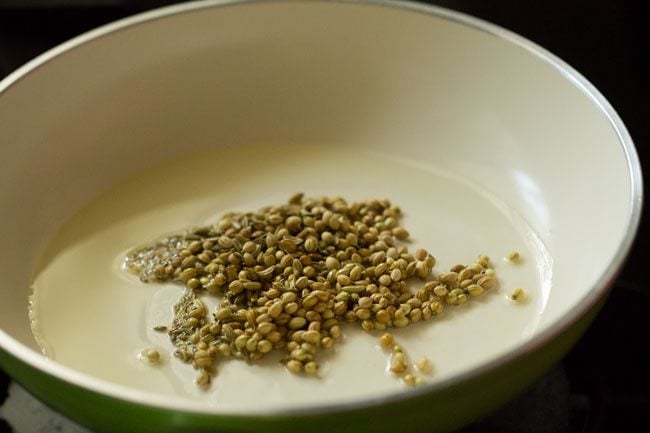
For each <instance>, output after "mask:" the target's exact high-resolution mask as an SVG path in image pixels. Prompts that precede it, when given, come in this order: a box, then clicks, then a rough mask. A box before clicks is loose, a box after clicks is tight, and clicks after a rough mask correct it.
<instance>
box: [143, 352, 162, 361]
mask: <svg viewBox="0 0 650 433" xmlns="http://www.w3.org/2000/svg"><path fill="white" fill-rule="evenodd" d="M142 357H143V358H144V359H145V360H146V361H147V362H149V363H151V364H156V363H158V362H159V361H160V353H159V352H158V351H157V350H156V349H145V350H143V351H142Z"/></svg>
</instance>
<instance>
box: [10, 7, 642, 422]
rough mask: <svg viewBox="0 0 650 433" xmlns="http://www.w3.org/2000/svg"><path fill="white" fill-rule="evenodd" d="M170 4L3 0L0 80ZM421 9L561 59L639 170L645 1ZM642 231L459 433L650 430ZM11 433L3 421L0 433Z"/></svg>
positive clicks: (586, 246) (640, 230)
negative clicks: (593, 310)
mask: <svg viewBox="0 0 650 433" xmlns="http://www.w3.org/2000/svg"><path fill="white" fill-rule="evenodd" d="M170 3H177V2H174V1H164V0H163V1H156V0H135V1H126V0H68V1H65V0H0V78H2V77H4V76H5V75H7V74H8V73H9V72H11V71H12V70H14V69H16V68H17V67H18V66H20V65H21V64H23V63H24V62H26V61H28V60H30V59H31V58H33V57H34V56H36V55H38V54H40V53H42V52H43V51H45V50H47V49H49V48H51V47H53V46H55V45H57V44H58V43H60V42H63V41H65V40H67V39H69V38H71V37H73V36H76V35H78V34H79V33H81V32H84V31H86V30H89V29H92V28H94V27H96V26H98V25H101V24H104V23H107V22H109V21H113V20H115V19H118V18H121V17H124V16H127V15H131V14H133V13H137V12H140V11H143V10H147V9H150V8H153V7H157V6H161V5H165V4H170ZM428 3H432V4H437V5H440V6H446V7H449V8H451V9H456V10H459V11H462V12H466V13H469V14H471V15H475V16H477V17H480V18H483V19H485V20H488V21H491V22H493V23H495V24H498V25H501V26H503V27H505V28H508V29H510V30H513V31H515V32H517V33H519V34H521V35H522V36H524V37H526V38H528V39H530V40H532V41H534V42H536V43H537V44H539V45H541V46H543V47H545V48H546V49H548V50H550V51H551V52H553V53H554V54H556V55H558V56H559V57H560V58H562V59H563V60H565V61H566V62H568V63H569V64H570V65H572V66H573V67H574V68H576V69H577V70H578V71H579V72H581V73H582V74H583V75H584V76H585V77H586V78H587V79H588V80H589V81H591V82H592V83H593V84H594V85H595V86H596V87H597V88H598V89H599V90H600V91H601V92H602V93H603V94H604V96H605V97H606V98H607V99H608V100H609V101H610V103H611V104H612V105H613V107H614V109H615V110H617V112H618V113H619V115H620V116H621V118H622V119H623V121H624V122H625V124H626V126H627V127H628V129H629V132H630V134H631V136H632V138H633V140H634V142H635V144H636V148H637V151H638V153H639V157H640V159H641V164H642V166H645V165H646V164H645V162H646V160H647V159H648V157H649V152H650V148H649V146H650V121H649V120H648V118H647V117H648V115H649V114H650V111H649V110H648V108H647V107H648V103H649V102H650V85H649V84H650V83H649V80H648V77H649V76H650V70H649V68H648V66H647V64H648V63H649V62H648V61H647V57H648V55H649V54H650V49H649V46H648V44H649V42H648V41H650V31H649V30H648V29H649V25H650V24H649V21H650V13H649V7H648V2H645V1H642V0H637V1H604V0H594V1H557V0H547V1H516V0H509V1H506V0H484V1H481V0H456V1H454V0H441V1H429V2H428ZM644 58H645V59H644ZM0 146H2V137H0ZM585 163H587V162H585ZM604 205H606V204H605V203H604ZM644 208H645V206H644ZM644 215H645V216H647V212H645V213H644ZM649 230H650V225H649V224H648V221H647V218H645V217H644V218H642V222H641V226H640V229H639V235H638V238H637V241H636V243H635V245H634V247H633V249H632V253H631V255H630V258H629V260H628V262H627V265H626V266H625V268H624V269H623V271H622V273H621V274H620V277H619V278H618V279H617V280H616V282H615V284H614V287H613V290H612V293H611V295H610V298H609V300H608V302H607V304H606V305H605V307H604V309H603V311H602V312H601V314H600V315H599V316H598V318H597V319H596V320H595V322H594V324H593V325H592V327H591V328H590V329H589V331H588V332H587V334H586V335H585V336H584V338H582V340H581V341H580V342H579V343H578V344H577V346H576V347H575V348H574V349H573V350H572V351H571V352H570V353H569V354H568V355H567V357H566V358H565V359H564V360H563V361H562V362H561V363H560V364H559V365H558V366H556V367H555V368H554V369H553V370H552V371H551V372H550V373H549V374H547V375H546V376H545V377H544V378H543V379H541V380H540V381H539V382H538V383H537V384H535V385H533V386H532V387H531V388H530V389H529V390H528V391H527V392H526V393H525V394H524V395H522V396H521V397H519V398H518V399H516V400H515V401H513V402H512V403H510V404H509V405H507V406H506V407H504V408H503V409H501V410H500V411H498V412H497V413H495V414H492V415H490V416H489V417H487V418H485V419H483V420H481V421H479V422H478V423H475V424H474V425H472V426H470V427H468V428H466V429H464V430H463V432H464V433H476V432H506V433H509V432H523V433H525V432H540V433H541V432H558V433H574V432H584V433H614V432H617V433H618V432H624V433H630V432H632V433H634V432H642V431H643V432H645V431H646V429H647V426H648V425H650V415H649V414H650V379H649V378H650V374H648V369H650V350H649V349H650V348H649V346H650V344H649V342H650V338H648V331H650V319H649V317H650V278H649V275H650V273H648V272H647V271H646V262H647V258H646V255H645V251H646V247H647V245H648V236H649ZM585 248H589V246H588V245H585ZM7 382H8V379H7V377H6V376H5V375H4V374H3V373H2V372H1V371H0V403H1V402H2V401H3V400H4V398H5V397H6V384H7ZM7 429H9V430H7ZM10 429H11V427H10V426H7V424H6V422H4V421H2V420H0V432H3V431H5V430H7V431H11V430H10ZM18 433H21V432H18Z"/></svg>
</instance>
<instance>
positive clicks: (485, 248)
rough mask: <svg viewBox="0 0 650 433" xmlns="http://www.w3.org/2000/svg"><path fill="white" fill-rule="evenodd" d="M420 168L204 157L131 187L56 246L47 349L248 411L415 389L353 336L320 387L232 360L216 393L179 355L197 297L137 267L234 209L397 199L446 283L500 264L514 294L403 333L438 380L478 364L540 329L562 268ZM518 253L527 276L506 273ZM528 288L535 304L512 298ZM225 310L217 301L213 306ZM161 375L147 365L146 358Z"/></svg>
mask: <svg viewBox="0 0 650 433" xmlns="http://www.w3.org/2000/svg"><path fill="white" fill-rule="evenodd" d="M463 179H464V178H463V176H462V174H453V173H446V172H445V171H444V170H441V169H440V168H439V167H431V166H424V165H421V164H418V163H417V162H414V161H410V160H408V159H405V158H395V157H392V156H389V155H384V154H377V153H373V152H372V151H370V150H362V149H349V148H337V147H327V146H303V147H280V146H272V145H269V146H254V147H253V146H252V147H242V148H225V149H223V150H221V151H219V152H215V153H210V154H203V155H191V156H187V157H184V158H181V159H178V160H175V161H173V162H171V163H168V164H166V165H164V166H160V167H158V168H156V169H154V170H149V171H146V172H143V173H141V174H140V175H138V176H137V177H135V178H131V179H128V180H127V181H125V182H123V183H121V184H119V185H116V186H115V187H114V188H112V189H111V190H110V191H108V192H107V193H106V194H104V195H103V196H101V197H100V198H98V199H97V200H96V201H94V202H93V203H91V204H90V205H89V206H87V207H85V208H84V209H82V210H81V211H80V212H78V213H77V214H76V215H75V216H74V217H73V218H72V219H71V220H69V221H68V222H67V223H66V224H65V225H64V226H63V227H62V228H61V230H60V232H59V233H58V234H57V235H56V236H55V237H54V239H52V241H51V243H50V245H49V247H48V248H47V250H46V251H45V253H44V256H43V259H42V261H41V264H40V266H39V268H38V269H37V271H36V273H35V276H34V285H33V295H32V298H31V305H32V310H31V315H32V319H33V329H34V333H35V336H36V338H37V341H38V342H39V344H40V345H41V347H42V348H43V350H44V352H45V353H46V354H47V356H49V357H51V358H52V359H54V360H55V361H57V362H60V363H62V364H64V365H67V366H70V367H72V368H75V369H77V370H79V371H82V372H86V373H88V374H91V375H93V376H96V377H99V378H102V379H105V380H108V381H111V382H115V383H118V384H122V385H126V386H130V387H133V388H138V389H141V390H146V391H151V392H155V393H159V394H163V395H174V396H181V397H186V398H188V399H192V400H196V404H199V405H207V406H210V407H214V408H215V409H218V410H224V411H237V412H246V411H247V410H250V407H251V404H253V405H254V407H255V409H256V410H259V409H260V408H261V409H272V408H278V407H295V406H304V405H310V404H323V403H340V402H345V401H349V400H354V399H358V398H364V397H379V396H382V395H385V394H387V393H390V392H399V391H400V390H403V389H405V385H404V384H402V383H401V382H400V381H399V380H398V379H396V378H395V377H394V376H392V375H391V374H389V373H387V372H386V366H387V362H388V353H386V352H385V351H383V350H382V349H380V348H379V347H378V335H379V333H377V334H366V333H364V332H362V331H361V330H360V327H359V325H358V324H356V325H344V326H343V332H344V338H343V340H342V341H341V342H339V343H338V344H335V346H334V348H333V349H331V350H329V351H326V352H321V353H322V355H323V356H321V357H320V359H319V362H320V363H321V364H322V369H321V372H320V377H319V378H306V377H299V376H294V375H291V374H290V373H288V372H287V371H286V370H285V368H284V367H283V366H282V365H280V363H279V360H280V358H281V357H282V355H283V354H280V353H277V354H274V355H273V356H270V357H267V358H268V359H265V360H263V361H262V362H260V363H256V364H254V365H247V364H246V363H244V362H241V361H239V360H229V361H226V362H223V363H222V364H221V365H219V367H218V374H217V376H216V377H215V379H214V381H213V385H212V386H211V387H210V389H209V390H207V391H203V390H201V389H199V388H198V387H196V386H195V385H194V383H193V379H194V377H195V374H196V372H195V371H194V370H193V369H192V367H191V366H190V365H188V364H184V363H182V362H180V361H179V360H177V359H175V358H174V357H172V356H171V352H172V351H173V347H172V344H171V343H170V342H169V339H168V337H167V335H166V334H165V333H159V332H156V331H154V330H153V329H152V328H153V327H154V326H156V325H168V324H169V323H170V322H171V317H172V305H173V304H174V303H175V302H176V301H177V299H178V298H179V297H180V294H181V291H182V288H181V287H179V286H176V285H174V284H144V283H141V282H140V281H139V280H138V279H137V278H136V277H135V276H133V275H132V274H129V273H127V272H125V271H124V270H123V269H122V268H121V265H122V260H123V257H124V254H125V253H126V252H127V251H128V250H130V249H131V248H133V247H135V246H138V245H142V244H144V243H147V242H150V241H151V240H153V239H156V238H158V237H160V236H161V235H162V234H167V233H171V232H176V231H179V230H182V229H184V228H186V227H189V226H195V225H201V224H205V223H210V222H214V221H216V219H217V218H218V216H219V215H221V214H222V213H224V212H227V211H230V210H241V211H246V210H256V209H258V208H260V207H262V206H264V205H268V204H275V203H282V202H284V201H286V199H287V198H288V197H289V196H290V195H291V194H292V193H294V192H296V191H303V192H305V193H306V195H307V196H319V195H338V196H342V197H344V198H346V199H347V200H348V201H351V200H363V199H369V198H388V199H390V200H391V201H392V202H393V203H394V204H397V205H399V206H400V207H401V208H402V210H403V212H404V218H403V219H402V221H401V224H402V225H403V226H404V227H406V228H407V229H408V230H409V232H410V233H411V241H410V242H409V244H408V246H409V250H410V251H411V252H414V251H415V249H416V248H418V247H424V248H426V249H427V250H428V251H429V252H431V253H432V254H433V255H434V256H435V257H436V259H437V262H438V263H437V264H436V266H435V268H434V272H441V271H444V270H446V269H448V268H449V267H450V266H452V265H454V264H456V263H471V262H472V261H473V260H474V258H475V257H476V256H477V255H478V254H487V255H488V256H490V258H491V259H492V262H493V266H494V268H495V270H496V272H497V276H498V279H499V282H500V287H499V288H497V289H496V290H494V291H492V292H490V293H488V294H487V295H485V296H483V297H481V298H479V299H472V302H470V303H469V304H467V305H465V306H463V307H460V308H447V310H446V311H445V313H444V314H443V315H442V316H440V317H437V318H433V319H431V320H429V321H427V322H421V323H417V324H414V325H411V326H409V327H407V328H403V329H396V330H393V331H391V332H393V334H394V336H395V338H396V340H397V342H398V343H399V344H401V345H402V346H403V347H404V348H405V349H406V352H407V354H408V355H409V357H410V359H411V361H413V362H415V361H417V359H419V358H420V357H421V356H427V357H428V358H429V359H430V360H431V362H432V364H433V366H434V372H433V374H431V375H429V376H426V375H425V376H423V377H424V378H425V380H426V381H427V382H434V381H437V380H442V379H445V378H449V377H451V376H452V375H455V374H458V373H460V372H462V371H464V370H466V369H469V368H472V367H475V366H478V365H480V364H482V363H484V362H486V361H488V360H489V359H491V358H493V357H495V356H497V355H499V354H501V353H503V352H504V351H507V350H509V349H510V348H512V347H513V346H515V345H517V344H518V343H520V342H521V341H522V340H525V339H527V338H528V337H529V336H531V335H532V334H533V333H534V332H535V331H536V327H537V325H538V320H539V317H540V315H541V314H542V313H543V311H544V306H545V302H546V299H548V295H549V290H550V277H551V274H550V272H551V269H552V263H551V261H550V258H549V257H548V254H547V253H546V251H545V249H544V248H543V245H542V244H541V243H540V242H539V241H538V239H537V237H536V236H535V234H534V233H533V232H532V231H531V230H529V228H528V226H527V225H526V224H525V223H524V222H523V221H522V220H521V219H520V218H519V217H518V216H517V214H516V213H515V212H514V210H512V209H510V208H509V207H508V206H506V205H504V204H503V203H501V202H499V201H498V200H497V199H495V198H493V197H492V196H491V195H489V194H488V193H486V192H483V191H481V190H480V186H475V185H472V184H470V183H469V182H466V181H465V180H463ZM510 251H518V252H520V254H521V256H522V260H521V263H519V264H511V263H508V262H507V261H505V260H504V259H503V257H504V256H506V255H507V254H508V253H509V252H510ZM515 287H523V288H524V289H525V290H526V292H527V294H528V296H529V302H527V303H526V304H524V305H516V304H514V303H513V302H512V301H510V300H508V299H507V295H508V294H509V293H510V292H511V291H512V290H513V289H514V288H515ZM205 300H206V302H207V303H208V304H209V305H210V306H211V307H212V306H215V305H216V304H217V303H218V299H216V298H214V297H206V298H205ZM149 347H154V348H156V349H158V350H159V351H160V353H161V355H162V362H161V363H160V365H158V366H151V365H149V364H147V363H146V362H143V361H142V360H140V359H139V358H138V354H139V353H140V352H141V351H142V350H143V349H145V348H149Z"/></svg>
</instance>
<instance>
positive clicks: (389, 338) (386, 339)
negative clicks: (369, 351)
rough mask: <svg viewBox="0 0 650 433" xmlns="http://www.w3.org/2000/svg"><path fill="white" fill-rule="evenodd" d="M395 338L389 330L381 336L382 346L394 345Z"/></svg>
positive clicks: (386, 347)
mask: <svg viewBox="0 0 650 433" xmlns="http://www.w3.org/2000/svg"><path fill="white" fill-rule="evenodd" d="M394 341H395V339H394V338H393V335H392V334H389V333H388V332H386V333H384V334H382V335H381V337H379V344H380V345H381V347H383V348H385V349H388V348H390V347H392V346H393V343H394Z"/></svg>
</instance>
